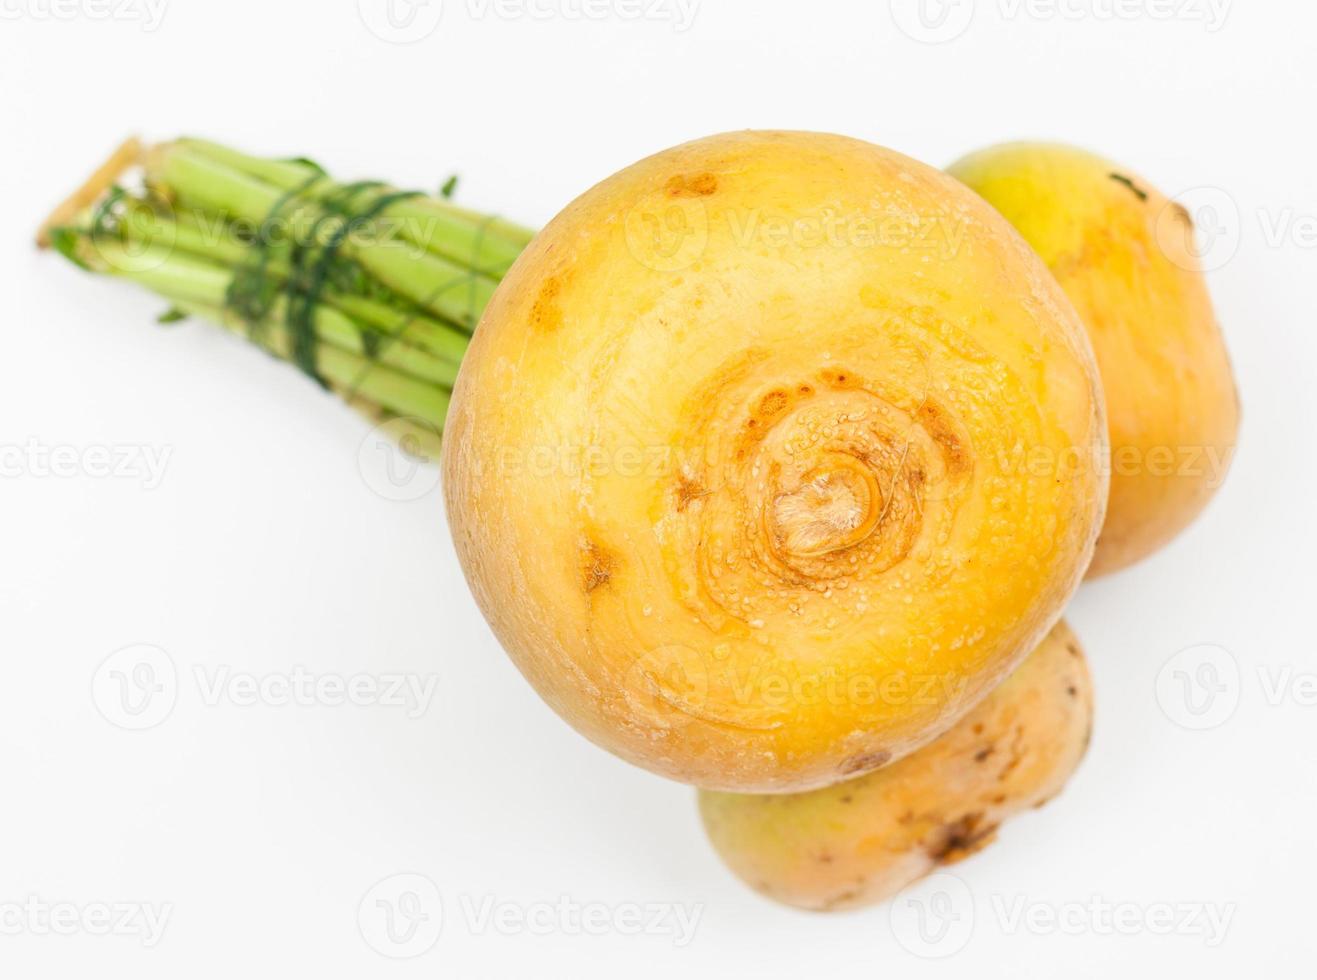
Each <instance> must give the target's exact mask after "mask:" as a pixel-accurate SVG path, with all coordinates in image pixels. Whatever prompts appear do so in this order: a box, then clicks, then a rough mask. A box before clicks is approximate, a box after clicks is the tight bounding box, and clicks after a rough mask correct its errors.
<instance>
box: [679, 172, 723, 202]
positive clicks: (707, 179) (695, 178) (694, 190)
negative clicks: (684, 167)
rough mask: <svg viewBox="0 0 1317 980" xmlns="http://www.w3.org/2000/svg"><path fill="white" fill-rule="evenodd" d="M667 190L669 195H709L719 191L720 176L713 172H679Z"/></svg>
mask: <svg viewBox="0 0 1317 980" xmlns="http://www.w3.org/2000/svg"><path fill="white" fill-rule="evenodd" d="M666 190H667V192H668V197H709V196H710V195H712V194H716V193H718V178H717V177H716V176H714V175H713V174H711V173H699V174H690V175H687V174H677V175H675V176H674V177H672V179H670V180H669V181H668V184H667V188H666Z"/></svg>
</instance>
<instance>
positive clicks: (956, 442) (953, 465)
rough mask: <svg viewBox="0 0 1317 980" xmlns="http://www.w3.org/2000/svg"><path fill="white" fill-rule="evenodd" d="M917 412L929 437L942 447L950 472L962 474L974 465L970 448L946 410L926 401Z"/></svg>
mask: <svg viewBox="0 0 1317 980" xmlns="http://www.w3.org/2000/svg"><path fill="white" fill-rule="evenodd" d="M916 414H917V415H918V417H919V422H920V425H922V426H923V429H924V431H925V432H927V433H928V437H929V438H930V439H932V440H933V441H934V442H936V443H937V444H938V445H939V446H941V447H942V455H943V458H944V459H945V460H946V463H947V470H948V472H949V473H950V474H952V475H960V474H963V473H965V472H967V471H968V470H970V469H971V468H972V467H973V463H974V461H973V458H972V457H971V455H970V452H969V449H968V448H967V447H966V445H965V441H964V440H963V439H962V438H961V437H960V434H959V433H958V432H957V431H956V427H955V424H954V423H953V422H952V420H951V418H950V417H949V416H948V415H947V413H946V412H944V411H943V410H942V409H941V408H940V407H939V406H937V405H936V404H934V403H933V402H924V404H922V405H920V406H919V411H918V412H917V413H916Z"/></svg>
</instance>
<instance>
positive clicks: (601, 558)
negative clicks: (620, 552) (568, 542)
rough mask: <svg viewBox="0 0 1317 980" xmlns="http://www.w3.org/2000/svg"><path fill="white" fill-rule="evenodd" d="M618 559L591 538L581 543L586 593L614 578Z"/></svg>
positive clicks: (583, 583)
mask: <svg viewBox="0 0 1317 980" xmlns="http://www.w3.org/2000/svg"><path fill="white" fill-rule="evenodd" d="M616 567H617V559H616V558H614V557H613V556H612V555H610V554H609V553H608V552H607V551H605V550H604V549H603V548H601V547H599V545H597V544H595V542H593V541H591V540H590V539H589V538H587V539H585V541H584V542H582V545H581V587H582V588H583V589H584V590H585V592H586V594H587V595H589V594H590V593H592V592H594V591H595V590H596V589H599V588H602V587H603V586H605V585H607V584H608V583H609V582H610V581H612V578H613V571H614V570H615V568H616Z"/></svg>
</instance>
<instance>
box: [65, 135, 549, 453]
mask: <svg viewBox="0 0 1317 980" xmlns="http://www.w3.org/2000/svg"><path fill="white" fill-rule="evenodd" d="M134 168H139V169H140V172H141V177H142V180H141V187H140V188H139V189H137V190H128V189H126V188H125V187H123V186H120V184H119V183H118V181H119V180H120V179H121V178H124V177H126V176H127V175H128V173H129V171H131V170H133V169H134ZM454 185H455V180H449V181H448V183H447V184H446V185H445V186H444V188H443V190H441V191H440V192H439V193H437V194H422V193H416V192H405V191H399V190H397V189H396V188H393V187H391V186H389V185H388V184H386V183H384V182H382V181H375V180H367V181H355V182H352V183H342V182H339V181H335V180H334V179H332V178H331V177H330V176H329V175H328V174H327V173H326V172H325V171H324V170H323V169H322V168H321V167H319V166H318V165H316V164H314V163H312V162H311V161H309V160H305V159H296V160H275V159H263V158H258V157H253V156H249V155H247V154H244V153H239V152H237V151H235V150H232V149H229V148H227V147H224V146H220V145H218V144H215V143H210V142H206V141H202V140H195V139H180V140H175V141H173V142H169V143H162V144H158V145H155V146H152V147H149V148H143V147H142V146H141V145H140V144H139V143H138V142H137V141H136V140H130V141H128V142H127V143H125V144H124V145H123V146H122V147H120V149H119V150H118V151H117V152H116V153H115V155H114V156H113V157H112V158H111V159H110V161H108V162H107V164H106V165H105V166H104V167H102V168H101V170H100V171H99V172H98V173H97V174H96V175H94V176H93V177H92V179H91V180H90V181H89V182H88V183H87V184H86V185H85V186H84V187H83V188H81V189H80V190H79V191H78V193H77V194H75V195H74V196H73V197H72V198H70V200H69V201H68V202H66V203H65V205H63V206H62V207H61V208H60V209H58V210H57V211H56V212H55V214H54V215H52V217H51V219H50V220H49V221H48V222H47V224H46V227H45V228H43V231H42V235H41V241H42V243H43V244H49V245H51V246H53V247H55V248H56V249H58V251H59V252H61V253H62V254H63V255H65V256H67V257H68V258H69V259H71V260H73V261H74V262H76V263H77V264H78V265H80V266H82V267H83V268H85V269H88V270H91V271H93V272H98V273H104V274H107V275H111V276H115V277H117V278H120V279H126V280H129V281H131V282H135V283H137V284H138V285H141V286H145V287H146V288H147V289H150V290H152V291H153V292H155V293H157V294H158V295H160V296H161V297H163V298H164V299H165V300H167V301H168V303H169V308H168V310H167V311H166V312H165V314H164V315H163V316H162V317H161V320H162V322H174V321H177V320H179V319H183V318H185V317H189V316H197V317H200V318H204V319H207V320H211V321H213V322H215V323H218V324H220V325H222V326H224V327H226V328H228V329H230V330H232V331H234V332H236V333H240V334H243V335H245V336H246V337H248V338H250V339H251V340H252V341H254V342H255V343H257V344H258V345H260V346H261V347H262V348H264V349H265V350H267V351H268V352H270V353H271V354H274V355H275V356H277V357H280V358H282V359H285V360H287V361H289V362H291V363H293V364H295V365H296V366H297V367H299V368H300V369H301V370H302V371H304V372H305V373H306V374H307V375H309V376H310V377H312V378H313V379H315V380H316V381H317V382H318V383H320V384H321V385H323V386H324V387H325V388H327V389H330V390H332V391H334V392H337V393H338V394H340V395H341V396H342V397H343V398H344V399H346V400H347V401H348V402H349V403H350V404H352V405H353V406H354V407H356V408H357V409H359V410H361V411H362V412H364V413H365V414H367V415H368V416H370V417H371V418H374V419H377V420H384V419H395V420H397V421H396V422H395V423H394V425H392V426H391V428H393V429H397V430H398V431H399V434H400V435H405V436H411V437H413V438H414V440H415V442H414V443H412V445H414V446H416V447H417V448H419V449H421V450H422V451H423V452H424V453H425V454H426V455H430V454H432V453H434V452H437V446H438V437H439V436H440V435H441V433H442V431H443V425H444V417H445V415H446V413H447V410H448V402H449V396H450V392H451V389H452V385H453V383H454V381H455V379H456V377H457V370H458V365H459V364H460V362H461V359H462V355H463V354H464V353H465V351H466V348H467V343H468V340H469V338H470V335H471V332H472V331H473V330H474V328H475V325H476V323H477V322H478V320H479V319H480V315H481V313H482V312H483V311H484V308H485V306H486V304H487V303H488V302H489V299H490V296H491V295H492V294H493V291H494V288H495V286H496V285H497V284H498V281H499V279H500V278H501V277H502V275H503V274H504V273H505V272H506V271H507V269H508V267H509V266H510V265H511V264H512V262H513V260H514V259H516V257H517V256H518V255H519V254H520V252H521V251H522V250H523V249H524V248H525V246H526V245H527V243H528V242H529V241H530V239H531V237H532V235H533V233H532V232H531V231H529V230H527V229H524V228H521V227H519V226H517V225H515V224H512V223H511V222H508V221H504V220H502V219H499V218H497V217H493V216H490V215H484V214H479V213H476V212H473V211H469V210H466V209H463V208H460V207H457V206H456V205H454V204H453V203H452V202H451V201H450V200H449V196H450V195H451V193H452V190H453V187H454Z"/></svg>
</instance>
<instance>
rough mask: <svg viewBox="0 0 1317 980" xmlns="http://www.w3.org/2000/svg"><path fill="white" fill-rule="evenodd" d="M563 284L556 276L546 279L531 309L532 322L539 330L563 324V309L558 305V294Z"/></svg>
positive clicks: (546, 329) (551, 329)
mask: <svg viewBox="0 0 1317 980" xmlns="http://www.w3.org/2000/svg"><path fill="white" fill-rule="evenodd" d="M560 292H562V284H561V283H560V282H559V281H558V280H557V279H554V278H549V279H546V280H544V285H543V286H541V287H540V294H539V295H538V296H537V297H536V298H535V304H534V305H533V306H532V307H531V309H530V322H531V325H532V326H534V327H535V328H536V329H537V330H544V331H553V330H557V329H558V328H559V327H560V326H562V310H561V309H559V307H558V294H559V293H560Z"/></svg>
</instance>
